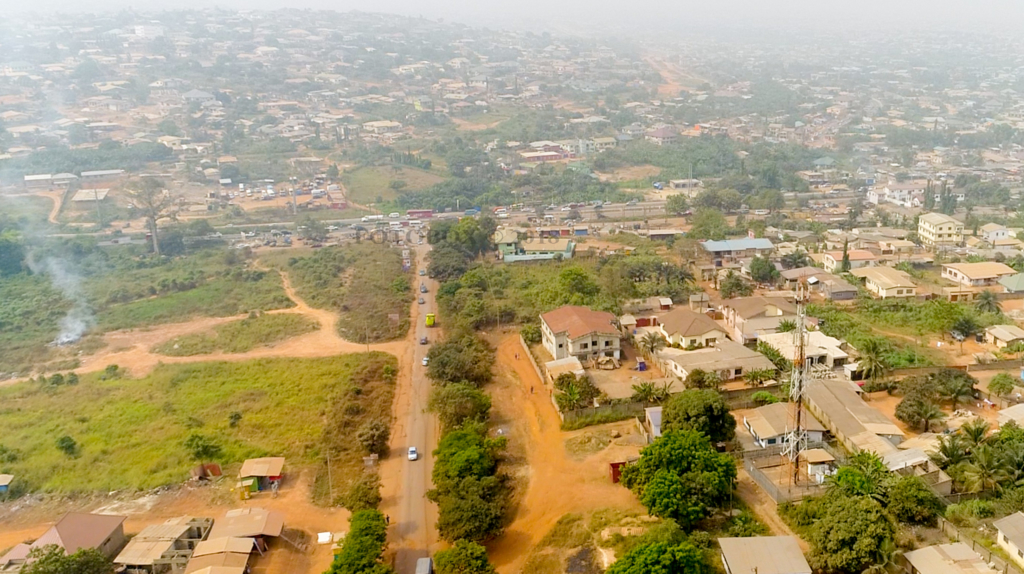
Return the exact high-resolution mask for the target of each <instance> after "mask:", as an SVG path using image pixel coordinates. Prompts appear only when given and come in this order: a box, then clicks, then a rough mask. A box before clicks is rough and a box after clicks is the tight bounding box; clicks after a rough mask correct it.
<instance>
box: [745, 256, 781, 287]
mask: <svg viewBox="0 0 1024 574" xmlns="http://www.w3.org/2000/svg"><path fill="white" fill-rule="evenodd" d="M750 278H751V279H753V280H754V281H757V282H758V283H774V282H775V281H776V280H778V278H779V270H778V269H776V268H775V264H774V263H772V262H771V261H770V260H769V259H768V258H767V257H754V258H753V259H751V260H750Z"/></svg>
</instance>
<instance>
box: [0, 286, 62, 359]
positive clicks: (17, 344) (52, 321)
mask: <svg viewBox="0 0 1024 574" xmlns="http://www.w3.org/2000/svg"><path fill="white" fill-rule="evenodd" d="M70 308H71V302H70V301H68V300H66V299H64V297H63V296H61V294H60V292H58V291H57V290H56V289H54V288H53V287H51V286H50V282H49V281H48V280H47V279H46V278H45V277H43V276H41V275H25V274H19V275H15V276H12V277H6V278H3V279H2V280H0V373H4V372H11V371H16V372H22V371H27V370H31V368H32V366H33V365H34V364H35V363H36V362H41V361H46V360H47V359H48V358H49V357H50V355H51V354H52V352H51V351H52V349H51V348H49V347H47V344H49V343H50V342H51V341H53V340H54V338H55V337H56V336H57V333H58V332H59V331H60V326H59V325H60V320H61V318H62V317H63V316H64V314H65V313H66V312H67V311H68V309H70Z"/></svg>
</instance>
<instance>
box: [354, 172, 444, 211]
mask: <svg viewBox="0 0 1024 574" xmlns="http://www.w3.org/2000/svg"><path fill="white" fill-rule="evenodd" d="M341 180H342V181H343V182H344V183H345V187H346V189H347V190H348V199H349V201H352V202H354V203H357V204H360V205H366V204H369V203H377V202H380V201H391V200H393V199H395V198H396V197H398V194H399V193H409V192H415V191H419V190H422V189H426V188H428V187H430V186H432V185H434V184H435V183H440V182H442V181H444V178H443V177H441V176H439V175H436V174H434V173H431V172H429V171H424V170H422V169H417V168H415V167H410V166H403V165H394V166H373V167H360V168H357V169H355V170H352V171H349V172H345V174H344V175H342V177H341ZM394 182H404V185H403V184H395V183H394ZM392 185H396V186H398V189H396V188H395V187H392Z"/></svg>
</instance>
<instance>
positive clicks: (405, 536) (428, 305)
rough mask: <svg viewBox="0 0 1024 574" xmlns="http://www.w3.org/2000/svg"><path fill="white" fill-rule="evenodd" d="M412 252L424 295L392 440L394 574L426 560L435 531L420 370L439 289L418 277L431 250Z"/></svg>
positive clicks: (434, 432) (433, 424)
mask: <svg viewBox="0 0 1024 574" xmlns="http://www.w3.org/2000/svg"><path fill="white" fill-rule="evenodd" d="M415 248H416V264H417V270H416V275H415V283H414V286H415V289H416V299H417V300H419V298H420V297H423V299H424V303H423V304H422V305H420V304H418V303H414V304H415V305H416V307H417V312H414V313H413V314H412V316H413V318H414V320H415V324H414V326H413V332H414V333H415V334H416V341H415V344H414V345H413V349H412V351H411V352H412V359H413V363H412V365H413V366H412V377H411V388H407V389H399V391H398V401H399V403H398V405H396V416H397V420H396V421H395V423H396V424H395V429H396V436H395V437H394V439H393V440H392V445H393V446H394V447H395V448H394V450H393V452H392V456H398V457H401V463H400V464H399V465H398V466H399V469H400V470H399V474H400V477H399V481H400V489H399V491H398V500H397V501H395V505H393V506H392V508H394V509H395V511H394V513H393V514H392V515H391V525H392V526H391V529H392V531H391V540H392V547H393V548H395V550H396V553H395V569H396V571H397V572H398V573H399V574H405V573H412V572H413V571H414V570H415V567H416V560H417V559H418V558H423V557H426V556H430V555H431V554H432V553H433V552H432V551H433V550H434V549H435V547H436V545H437V540H438V538H437V531H436V528H435V526H436V523H437V510H436V508H435V506H434V504H433V503H432V502H430V501H429V500H427V496H426V495H427V491H428V490H430V488H431V486H432V483H431V472H432V470H433V467H434V460H433V451H434V449H435V448H437V437H438V427H437V419H436V417H435V416H434V415H433V414H431V413H430V412H428V411H427V401H428V398H429V396H430V380H429V379H428V378H427V368H426V367H424V366H423V358H424V357H426V355H427V350H428V349H429V348H430V344H433V343H434V342H435V341H436V340H437V339H438V338H439V337H440V332H439V329H438V328H428V327H427V326H426V321H425V317H426V315H427V313H437V303H436V300H435V298H434V295H435V293H436V292H437V286H438V285H437V282H436V281H434V280H432V279H430V278H429V277H426V276H420V275H419V269H426V258H427V253H429V251H430V246H429V245H427V244H426V242H424V244H423V245H416V246H415ZM421 283H422V284H425V285H426V286H427V292H426V293H420V291H419V286H420V284H421ZM422 337H427V340H428V341H429V344H427V345H421V344H420V339H421V338H422ZM410 446H414V447H416V449H417V450H418V451H419V459H418V460H415V461H412V460H409V457H408V448H409V447H410Z"/></svg>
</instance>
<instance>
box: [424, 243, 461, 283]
mask: <svg viewBox="0 0 1024 574" xmlns="http://www.w3.org/2000/svg"><path fill="white" fill-rule="evenodd" d="M428 258H429V262H428V263H427V273H428V274H429V275H430V276H431V277H433V278H434V279H437V280H438V281H450V280H452V279H458V278H459V277H462V275H463V274H464V273H465V272H466V271H467V270H468V269H469V260H470V254H469V253H468V252H467V251H466V250H465V249H463V248H462V247H461V246H459V245H456V244H454V243H449V242H448V241H442V242H439V243H437V244H435V245H434V247H433V249H431V250H430V254H429V255H428Z"/></svg>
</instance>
